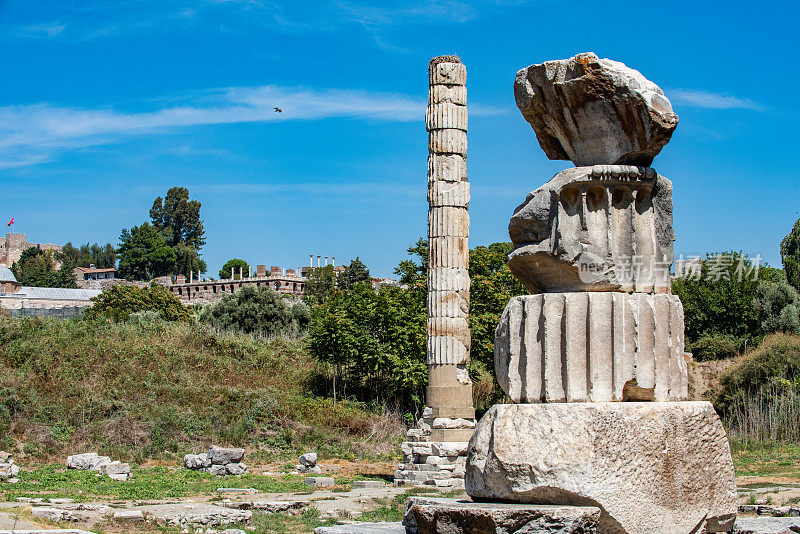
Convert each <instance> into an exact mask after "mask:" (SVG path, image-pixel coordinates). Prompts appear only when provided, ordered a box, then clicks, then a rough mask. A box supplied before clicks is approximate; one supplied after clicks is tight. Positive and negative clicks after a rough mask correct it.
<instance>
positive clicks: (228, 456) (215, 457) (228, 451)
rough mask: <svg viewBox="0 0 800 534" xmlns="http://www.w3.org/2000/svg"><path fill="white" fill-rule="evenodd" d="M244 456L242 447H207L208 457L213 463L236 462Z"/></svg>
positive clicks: (226, 463) (225, 463)
mask: <svg viewBox="0 0 800 534" xmlns="http://www.w3.org/2000/svg"><path fill="white" fill-rule="evenodd" d="M242 458H244V449H238V448H225V447H217V446H216V445H212V446H211V447H209V448H208V459H209V460H211V463H212V464H214V465H228V464H230V463H238V462H240V461H241V460H242Z"/></svg>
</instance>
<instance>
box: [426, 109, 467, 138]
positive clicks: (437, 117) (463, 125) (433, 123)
mask: <svg viewBox="0 0 800 534" xmlns="http://www.w3.org/2000/svg"><path fill="white" fill-rule="evenodd" d="M425 127H426V128H427V129H428V131H431V130H436V129H444V128H455V129H457V130H464V131H465V132H466V131H467V106H463V105H458V104H452V103H449V102H443V103H434V102H431V103H430V104H428V108H427V109H426V111H425Z"/></svg>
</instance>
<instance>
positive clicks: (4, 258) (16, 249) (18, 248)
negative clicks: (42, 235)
mask: <svg viewBox="0 0 800 534" xmlns="http://www.w3.org/2000/svg"><path fill="white" fill-rule="evenodd" d="M31 247H38V248H39V249H41V250H54V251H57V252H61V250H62V247H61V245H54V244H52V243H28V242H27V241H26V240H25V234H15V233H10V234H6V236H5V237H0V265H5V266H6V267H11V265H13V264H14V262H15V261H19V258H20V257H21V256H22V251H23V250H25V249H26V248H31Z"/></svg>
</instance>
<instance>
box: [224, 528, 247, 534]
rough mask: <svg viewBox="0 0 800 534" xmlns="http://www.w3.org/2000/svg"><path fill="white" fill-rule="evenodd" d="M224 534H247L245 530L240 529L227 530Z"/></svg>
mask: <svg viewBox="0 0 800 534" xmlns="http://www.w3.org/2000/svg"><path fill="white" fill-rule="evenodd" d="M222 534H246V533H245V531H244V530H241V529H238V528H226V529H225V530H223V531H222Z"/></svg>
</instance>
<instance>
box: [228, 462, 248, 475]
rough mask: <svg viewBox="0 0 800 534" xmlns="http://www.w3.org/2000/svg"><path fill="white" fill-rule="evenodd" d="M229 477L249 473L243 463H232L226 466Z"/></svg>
mask: <svg viewBox="0 0 800 534" xmlns="http://www.w3.org/2000/svg"><path fill="white" fill-rule="evenodd" d="M225 469H226V470H227V471H228V474H229V475H243V474H244V473H245V471H247V466H246V465H245V464H243V463H230V464H226V465H225Z"/></svg>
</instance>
